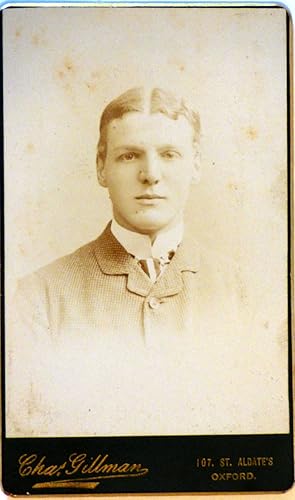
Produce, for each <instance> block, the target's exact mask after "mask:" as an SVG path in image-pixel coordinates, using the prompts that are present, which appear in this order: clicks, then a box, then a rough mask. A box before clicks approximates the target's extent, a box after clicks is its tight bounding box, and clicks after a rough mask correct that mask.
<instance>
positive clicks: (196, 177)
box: [192, 148, 201, 184]
mask: <svg viewBox="0 0 295 500" xmlns="http://www.w3.org/2000/svg"><path fill="white" fill-rule="evenodd" d="M200 179H201V154H200V151H199V149H198V148H196V149H195V154H194V170H193V177H192V182H193V184H198V182H200Z"/></svg>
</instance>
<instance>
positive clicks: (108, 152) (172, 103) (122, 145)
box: [97, 88, 200, 237]
mask: <svg viewBox="0 0 295 500" xmlns="http://www.w3.org/2000/svg"><path fill="white" fill-rule="evenodd" d="M199 135H200V120H199V116H198V115H197V114H196V113H195V112H193V111H191V110H190V109H189V108H187V106H186V105H185V103H184V101H183V100H182V99H177V98H176V97H175V96H174V95H173V94H171V93H169V92H166V91H164V90H161V89H157V88H156V89H153V90H152V91H151V92H146V91H145V90H144V89H143V88H134V89H130V90H128V91H127V92H125V93H124V94H122V95H121V96H119V97H118V98H117V99H115V100H114V101H112V102H111V103H110V104H108V106H107V107H106V108H105V110H104V112H103V114H102V117H101V121H100V138H99V142H98V148H97V174H98V180H99V182H100V184H101V185H102V186H104V187H107V188H108V190H109V194H110V198H111V201H112V204H113V212H114V217H115V219H116V220H117V222H118V223H119V224H121V225H122V226H123V227H126V228H127V229H130V230H132V231H136V232H140V233H143V234H148V235H150V236H151V237H153V236H155V235H156V234H158V233H159V232H161V231H165V230H167V229H169V228H171V227H173V225H176V224H177V223H178V222H179V221H180V220H181V219H182V216H183V210H184V206H185V202H186V199H187V196H188V193H189V188H190V184H191V181H192V179H193V178H194V177H196V173H197V172H196V170H197V156H198V143H199Z"/></svg>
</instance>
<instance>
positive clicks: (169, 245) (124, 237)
mask: <svg viewBox="0 0 295 500" xmlns="http://www.w3.org/2000/svg"><path fill="white" fill-rule="evenodd" d="M111 231H112V233H113V235H114V236H115V238H116V239H117V240H118V241H119V243H120V244H121V245H122V247H124V248H125V250H126V252H128V253H130V254H131V255H134V257H136V258H137V259H149V258H156V259H159V258H160V257H166V256H167V254H168V253H169V252H170V251H171V250H173V251H176V249H177V247H178V245H179V244H180V242H181V240H182V237H183V223H182V222H180V223H179V224H178V225H177V226H174V227H172V228H171V229H169V230H168V231H165V232H163V233H160V234H158V236H157V237H156V239H155V241H154V243H153V244H152V242H151V240H150V237H149V236H147V235H146V234H140V233H135V232H134V231H130V230H129V229H125V228H124V227H122V226H120V224H118V223H117V222H116V221H115V219H113V220H112V224H111Z"/></svg>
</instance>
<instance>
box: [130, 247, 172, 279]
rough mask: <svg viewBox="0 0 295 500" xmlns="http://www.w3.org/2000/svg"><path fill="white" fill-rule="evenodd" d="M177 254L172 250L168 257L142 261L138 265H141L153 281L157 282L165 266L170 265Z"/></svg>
mask: <svg viewBox="0 0 295 500" xmlns="http://www.w3.org/2000/svg"><path fill="white" fill-rule="evenodd" d="M174 254H175V252H174V251H173V250H172V251H171V252H168V254H167V255H166V256H163V257H159V258H152V257H151V258H149V259H140V260H139V261H138V263H139V264H140V266H141V268H142V270H143V271H144V272H145V273H146V274H147V275H148V276H149V277H150V279H151V280H152V281H156V279H157V278H158V277H159V276H160V275H161V273H162V272H163V270H164V268H165V266H166V265H167V264H169V262H170V260H171V259H172V257H173V256H174Z"/></svg>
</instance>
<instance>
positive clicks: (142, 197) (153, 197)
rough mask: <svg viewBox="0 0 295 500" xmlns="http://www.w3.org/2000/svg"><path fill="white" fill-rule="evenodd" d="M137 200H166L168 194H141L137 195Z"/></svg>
mask: <svg viewBox="0 0 295 500" xmlns="http://www.w3.org/2000/svg"><path fill="white" fill-rule="evenodd" d="M135 198H136V200H164V199H165V198H166V196H161V195H159V194H147V193H146V194H141V195H140V196H135Z"/></svg>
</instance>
